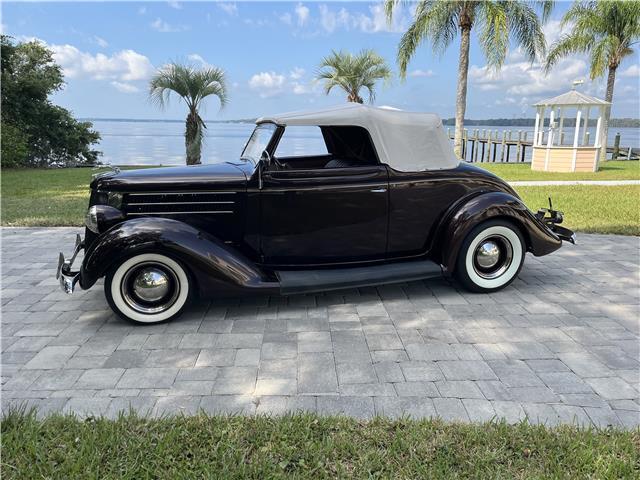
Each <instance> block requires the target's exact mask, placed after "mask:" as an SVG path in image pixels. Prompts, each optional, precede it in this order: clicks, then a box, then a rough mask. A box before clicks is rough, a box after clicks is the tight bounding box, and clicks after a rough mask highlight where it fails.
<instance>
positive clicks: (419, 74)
mask: <svg viewBox="0 0 640 480" xmlns="http://www.w3.org/2000/svg"><path fill="white" fill-rule="evenodd" d="M434 75H435V74H434V73H433V70H419V69H418V70H413V71H411V72H409V73H408V76H409V77H433V76H434Z"/></svg>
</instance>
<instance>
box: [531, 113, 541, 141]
mask: <svg viewBox="0 0 640 480" xmlns="http://www.w3.org/2000/svg"><path fill="white" fill-rule="evenodd" d="M541 110H542V109H541V108H540V107H538V108H536V125H535V127H533V146H534V147H535V146H536V145H538V131H539V130H540V111H541Z"/></svg>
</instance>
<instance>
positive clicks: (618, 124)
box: [79, 118, 640, 128]
mask: <svg viewBox="0 0 640 480" xmlns="http://www.w3.org/2000/svg"><path fill="white" fill-rule="evenodd" d="M79 120H80V121H85V122H122V123H125V122H126V123H184V120H174V119H170V120H163V119H160V120H156V119H150V118H80V119H79ZM255 122H256V119H255V118H241V119H236V120H205V123H255ZM535 122H536V120H535V118H489V119H486V120H474V119H465V121H464V124H465V127H473V126H487V127H490V126H500V127H509V126H511V127H533V126H535ZM442 124H443V125H445V126H447V127H449V126H454V125H455V119H453V118H444V119H442ZM574 124H575V119H572V118H567V119H565V125H566V126H568V127H572V126H574ZM591 124H593V125H595V124H596V122H595V120H594V119H592V120H591V121H590V122H589V125H591ZM609 126H610V127H613V128H640V119H638V118H612V119H611V120H610V121H609Z"/></svg>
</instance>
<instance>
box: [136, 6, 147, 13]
mask: <svg viewBox="0 0 640 480" xmlns="http://www.w3.org/2000/svg"><path fill="white" fill-rule="evenodd" d="M146 14H147V7H140V8H138V15H146Z"/></svg>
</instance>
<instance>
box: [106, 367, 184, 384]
mask: <svg viewBox="0 0 640 480" xmlns="http://www.w3.org/2000/svg"><path fill="white" fill-rule="evenodd" d="M177 375H178V369H177V368H130V369H128V370H125V372H124V374H123V375H122V377H121V378H120V381H119V382H118V384H117V387H118V388H168V387H171V385H173V381H174V380H175V378H176V376H177Z"/></svg>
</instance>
